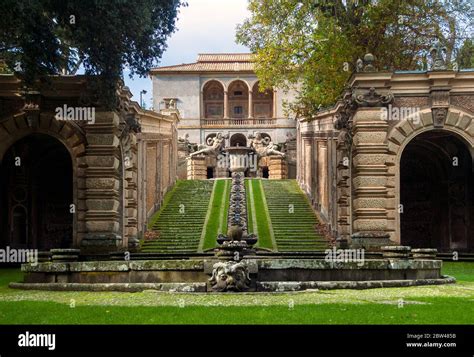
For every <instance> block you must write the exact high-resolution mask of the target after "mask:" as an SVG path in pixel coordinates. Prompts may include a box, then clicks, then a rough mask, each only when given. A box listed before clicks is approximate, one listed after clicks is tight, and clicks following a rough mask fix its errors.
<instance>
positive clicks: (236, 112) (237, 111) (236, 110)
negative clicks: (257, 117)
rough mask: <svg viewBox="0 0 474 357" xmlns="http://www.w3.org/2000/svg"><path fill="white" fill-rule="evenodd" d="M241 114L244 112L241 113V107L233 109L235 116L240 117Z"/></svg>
mask: <svg viewBox="0 0 474 357" xmlns="http://www.w3.org/2000/svg"><path fill="white" fill-rule="evenodd" d="M243 112H244V111H243V109H242V107H241V106H240V105H238V106H236V107H234V114H235V115H242V114H243Z"/></svg>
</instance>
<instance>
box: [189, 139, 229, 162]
mask: <svg viewBox="0 0 474 357" xmlns="http://www.w3.org/2000/svg"><path fill="white" fill-rule="evenodd" d="M227 137H228V136H227V135H226V136H224V135H222V133H217V135H216V136H214V137H212V138H209V139H208V140H207V143H206V144H207V145H199V147H198V150H197V151H196V152H193V153H192V154H190V155H189V157H193V156H196V155H201V154H203V155H214V156H217V155H218V154H219V153H220V152H221V151H222V150H223V149H224V146H225V139H226V138H227Z"/></svg>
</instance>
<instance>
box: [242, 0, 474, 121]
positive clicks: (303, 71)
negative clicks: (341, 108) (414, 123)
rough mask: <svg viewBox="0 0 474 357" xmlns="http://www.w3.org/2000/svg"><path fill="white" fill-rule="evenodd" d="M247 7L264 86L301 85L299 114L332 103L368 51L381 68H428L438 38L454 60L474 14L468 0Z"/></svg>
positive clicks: (315, 0) (283, 2)
mask: <svg viewBox="0 0 474 357" xmlns="http://www.w3.org/2000/svg"><path fill="white" fill-rule="evenodd" d="M249 10H250V12H251V17H250V18H249V19H247V20H245V22H244V23H243V24H241V25H239V26H238V28H237V41H238V42H239V43H241V44H244V45H246V46H248V47H249V48H250V49H251V50H252V52H254V53H255V66H256V73H257V75H258V77H259V79H260V85H261V87H262V88H269V87H272V86H276V87H280V88H283V89H288V88H290V87H291V86H294V85H295V84H298V88H299V89H298V93H299V95H298V98H297V101H296V103H294V105H292V106H290V109H291V110H293V111H294V112H295V113H296V115H300V116H310V115H313V114H314V113H315V112H316V111H317V110H318V108H320V107H321V106H323V107H324V106H329V105H332V104H334V102H335V101H336V99H337V97H338V95H339V94H340V93H341V92H342V90H343V88H344V84H345V83H346V81H347V79H348V78H349V76H350V75H351V72H352V71H353V70H354V66H353V64H354V63H355V62H356V61H357V59H358V58H362V57H363V56H364V54H365V53H367V52H371V53H372V54H374V55H375V58H376V66H377V67H378V68H380V69H387V70H391V69H426V62H427V60H426V57H427V54H428V50H429V49H430V47H431V46H432V45H433V44H434V42H435V41H436V40H437V39H439V40H440V41H441V42H442V44H443V45H444V46H446V47H447V54H446V58H447V60H448V61H451V58H452V56H453V53H455V52H456V51H457V49H458V48H459V45H460V43H461V41H462V40H463V39H464V38H466V37H468V36H469V35H472V30H473V28H472V22H470V21H472V20H471V18H472V15H473V14H474V10H473V5H472V4H471V3H470V2H469V1H467V0H443V1H439V0H378V1H375V0H359V1H357V0H347V1H346V0H249ZM470 17H471V18H470Z"/></svg>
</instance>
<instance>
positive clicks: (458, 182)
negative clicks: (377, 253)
mask: <svg viewBox="0 0 474 357" xmlns="http://www.w3.org/2000/svg"><path fill="white" fill-rule="evenodd" d="M472 169H473V166H472V157H471V154H470V152H469V150H468V148H467V146H466V145H465V143H464V142H463V141H462V140H461V139H459V138H458V137H457V136H456V135H455V134H452V133H449V132H447V131H442V130H432V131H427V132H424V133H422V134H419V135H417V136H416V137H414V138H413V139H412V140H411V141H410V142H409V143H408V144H407V145H406V147H405V149H404V150H403V153H402V156H401V160H400V205H401V206H400V231H401V236H400V237H401V244H402V245H409V246H411V247H416V248H422V247H435V248H437V249H438V250H439V251H451V250H461V251H462V250H466V251H467V250H469V248H470V247H472V246H474V242H472V238H471V237H473V236H474V217H473V214H474V189H473V183H474V175H473V170H472Z"/></svg>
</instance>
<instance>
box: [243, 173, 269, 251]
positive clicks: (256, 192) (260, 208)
mask: <svg viewBox="0 0 474 357" xmlns="http://www.w3.org/2000/svg"><path fill="white" fill-rule="evenodd" d="M245 181H246V194H247V196H249V197H248V201H249V202H251V201H252V200H251V198H250V196H252V195H253V206H251V205H249V206H250V211H249V207H247V216H248V217H249V218H250V219H251V227H252V230H249V233H256V234H257V237H258V242H257V247H260V248H267V249H271V250H274V249H275V247H274V246H273V239H272V231H271V227H270V221H269V219H268V218H269V217H268V216H267V211H266V206H265V203H264V196H263V191H262V186H261V182H260V181H261V180H259V179H251V180H245ZM252 212H254V213H255V218H256V221H257V224H256V226H257V232H255V222H254V221H253V219H252Z"/></svg>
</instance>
